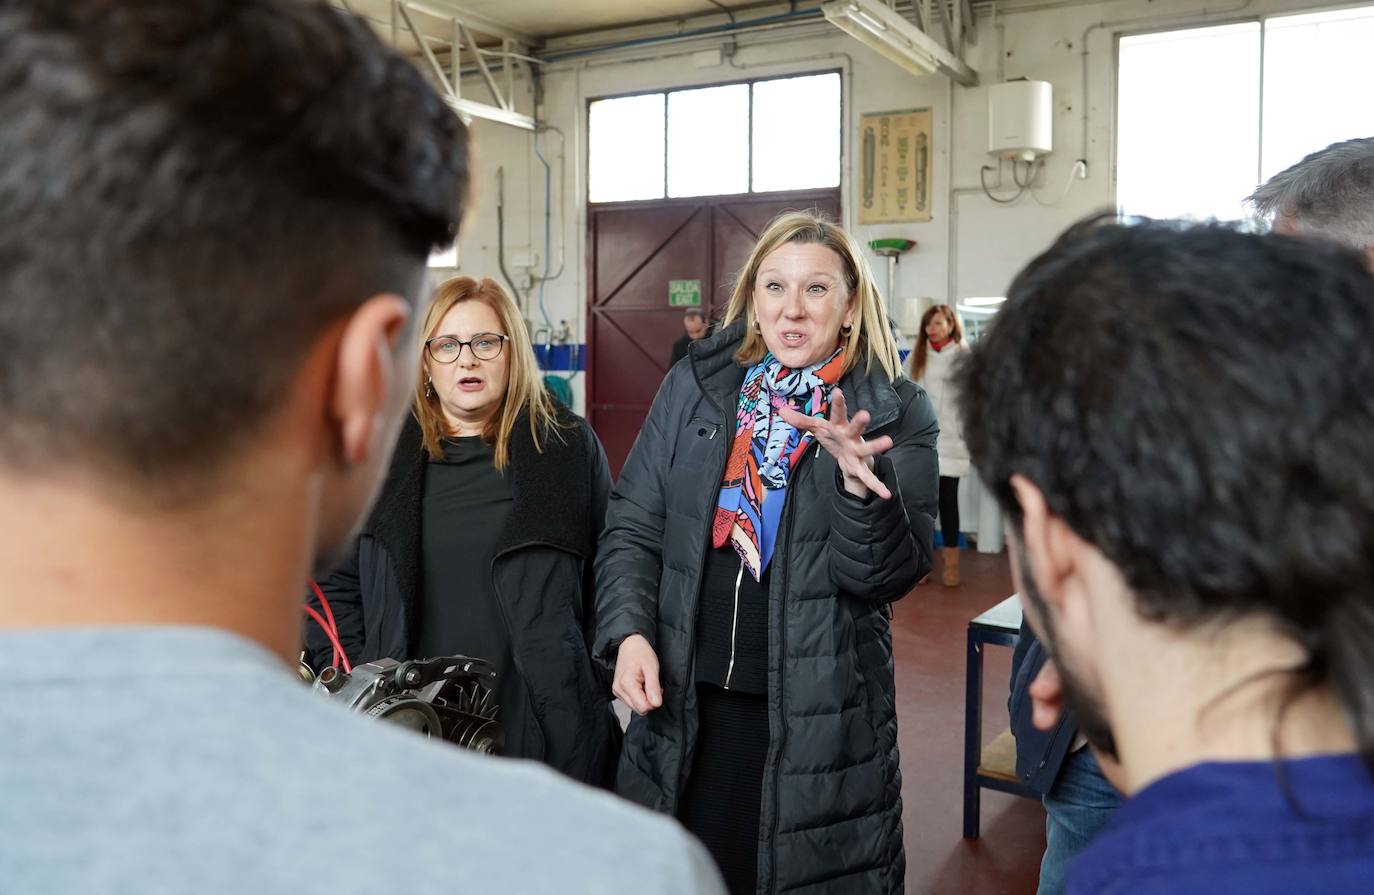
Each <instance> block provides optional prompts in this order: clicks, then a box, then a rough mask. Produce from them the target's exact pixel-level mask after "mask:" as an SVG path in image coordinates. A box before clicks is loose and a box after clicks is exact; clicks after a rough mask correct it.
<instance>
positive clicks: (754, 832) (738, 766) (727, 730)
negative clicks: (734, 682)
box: [677, 684, 770, 895]
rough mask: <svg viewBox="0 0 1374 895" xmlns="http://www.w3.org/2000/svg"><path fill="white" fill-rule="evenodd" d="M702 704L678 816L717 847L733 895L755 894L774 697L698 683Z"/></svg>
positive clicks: (714, 854)
mask: <svg viewBox="0 0 1374 895" xmlns="http://www.w3.org/2000/svg"><path fill="white" fill-rule="evenodd" d="M697 707H698V713H699V718H700V726H699V727H698V729H697V740H696V749H695V752H694V754H693V758H692V770H691V773H690V774H688V776H687V786H686V787H685V789H684V790H683V793H682V799H681V802H680V803H679V805H678V815H677V816H678V820H680V821H681V822H682V825H683V826H684V827H686V828H687V829H688V830H690V831H691V832H692V833H693V834H694V835H695V836H696V837H697V838H698V839H700V840H701V842H702V844H703V845H705V846H706V850H707V851H708V852H710V853H711V857H712V858H714V859H715V861H716V864H717V865H718V866H719V867H720V872H721V876H723V877H724V878H725V885H726V887H727V888H728V889H729V890H730V893H731V895H753V892H754V890H755V888H756V887H757V885H758V860H759V802H760V801H761V800H762V798H763V766H764V764H765V762H766V761H767V759H768V744H769V741H770V736H769V732H768V698H767V697H766V696H762V695H757V694H753V693H739V692H736V691H733V690H722V689H720V688H719V687H715V686H712V685H710V684H698V685H697Z"/></svg>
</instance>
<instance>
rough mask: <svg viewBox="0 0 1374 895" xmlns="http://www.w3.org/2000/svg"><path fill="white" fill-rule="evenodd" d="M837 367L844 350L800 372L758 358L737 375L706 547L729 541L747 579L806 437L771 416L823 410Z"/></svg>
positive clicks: (765, 550)
mask: <svg viewBox="0 0 1374 895" xmlns="http://www.w3.org/2000/svg"><path fill="white" fill-rule="evenodd" d="M843 369H844V348H843V347H841V348H839V349H838V350H836V352H835V353H834V354H832V355H830V357H829V358H827V359H826V360H823V361H821V362H820V363H818V364H813V365H812V366H809V367H807V368H805V369H803V370H793V369H789V368H788V367H784V366H783V365H782V362H781V361H779V360H778V359H777V358H775V357H773V354H772V352H769V353H768V354H766V355H765V356H764V358H763V360H761V361H759V362H758V363H757V364H755V365H754V366H753V367H752V368H750V370H749V372H748V374H746V375H745V377H744V385H743V386H741V387H740V392H739V412H738V414H737V417H736V418H737V420H738V423H739V426H738V428H737V429H736V430H735V441H734V443H733V444H732V445H731V446H730V461H729V462H728V463H727V464H726V466H725V479H724V480H723V481H722V482H721V489H720V499H719V500H718V501H717V502H716V518H715V521H714V523H713V524H712V526H711V543H712V545H713V546H715V547H724V546H725V543H726V542H727V541H729V542H730V543H731V544H732V545H733V546H734V548H735V552H736V553H738V554H739V555H740V558H741V559H743V560H744V565H745V568H747V569H748V570H749V574H750V575H753V576H754V580H755V581H761V580H762V579H763V570H764V569H766V568H768V561H769V560H771V559H772V558H773V548H774V546H775V544H776V538H777V535H778V526H779V523H780V522H781V520H782V507H783V504H784V503H785V502H786V500H787V482H788V478H789V476H790V475H791V472H792V470H793V469H794V468H795V467H796V465H797V461H798V460H800V459H801V458H802V455H803V454H805V453H806V450H807V448H808V447H810V446H811V441H812V436H811V435H810V434H809V433H803V432H801V431H800V430H798V429H794V428H793V427H792V426H790V425H788V424H787V422H786V421H784V420H783V418H782V414H780V413H778V412H777V410H778V408H779V407H782V406H783V404H784V403H789V404H791V406H792V408H793V409H794V410H797V411H799V412H800V413H803V414H805V415H807V416H819V417H824V416H825V415H826V414H827V413H829V411H830V392H831V390H832V389H834V387H835V383H836V382H838V381H839V379H840V372H841V371H842V370H843Z"/></svg>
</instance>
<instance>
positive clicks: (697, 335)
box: [682, 308, 706, 340]
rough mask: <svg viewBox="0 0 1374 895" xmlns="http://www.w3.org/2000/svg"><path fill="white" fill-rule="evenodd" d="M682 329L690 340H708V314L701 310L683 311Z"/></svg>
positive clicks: (689, 309) (690, 309)
mask: <svg viewBox="0 0 1374 895" xmlns="http://www.w3.org/2000/svg"><path fill="white" fill-rule="evenodd" d="M682 328H683V330H684V331H685V332H686V333H687V337H688V338H690V339H694V340H695V339H704V338H706V312H705V311H703V310H702V309H701V308H688V309H687V310H686V311H683V312H682Z"/></svg>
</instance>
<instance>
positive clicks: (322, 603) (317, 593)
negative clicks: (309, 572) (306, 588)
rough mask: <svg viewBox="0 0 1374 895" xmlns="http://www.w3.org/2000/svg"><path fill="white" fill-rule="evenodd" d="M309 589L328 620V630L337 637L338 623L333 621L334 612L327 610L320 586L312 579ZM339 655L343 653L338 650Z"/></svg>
mask: <svg viewBox="0 0 1374 895" xmlns="http://www.w3.org/2000/svg"><path fill="white" fill-rule="evenodd" d="M310 589H311V590H313V591H314V592H315V597H316V598H317V599H318V600H319V601H320V608H322V609H323V610H324V617H325V618H327V619H329V629H330V630H331V631H333V632H334V636H335V637H338V636H339V623H338V622H336V621H334V610H333V609H330V608H329V601H328V600H327V599H325V596H324V591H322V590H320V585H319V584H318V583H317V582H316V581H315V579H314V578H311V579H310ZM339 652H340V653H342V652H343V651H342V650H340V651H339Z"/></svg>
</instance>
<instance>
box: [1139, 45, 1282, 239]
mask: <svg viewBox="0 0 1374 895" xmlns="http://www.w3.org/2000/svg"><path fill="white" fill-rule="evenodd" d="M1259 28H1260V26H1259V24H1258V23H1256V22H1249V23H1245V24H1240V25H1224V26H1221V27H1217V28H1193V29H1188V30H1184V31H1170V32H1165V33H1161V34H1147V35H1141V36H1138V37H1123V38H1122V39H1121V52H1120V60H1121V62H1120V65H1121V67H1120V72H1119V78H1118V93H1117V109H1118V112H1117V115H1118V119H1117V138H1118V145H1117V193H1116V196H1117V205H1118V206H1120V208H1121V210H1122V211H1124V212H1125V213H1127V214H1140V215H1148V216H1150V217H1185V216H1186V217H1195V218H1207V217H1217V218H1224V219H1228V220H1234V219H1238V218H1241V217H1243V216H1244V215H1245V210H1244V208H1243V206H1242V204H1241V202H1242V200H1243V199H1244V198H1245V197H1246V196H1248V195H1249V194H1250V192H1251V191H1252V190H1254V188H1255V183H1256V179H1257V177H1258V176H1259V95H1260V85H1259V77H1260V30H1259Z"/></svg>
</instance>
